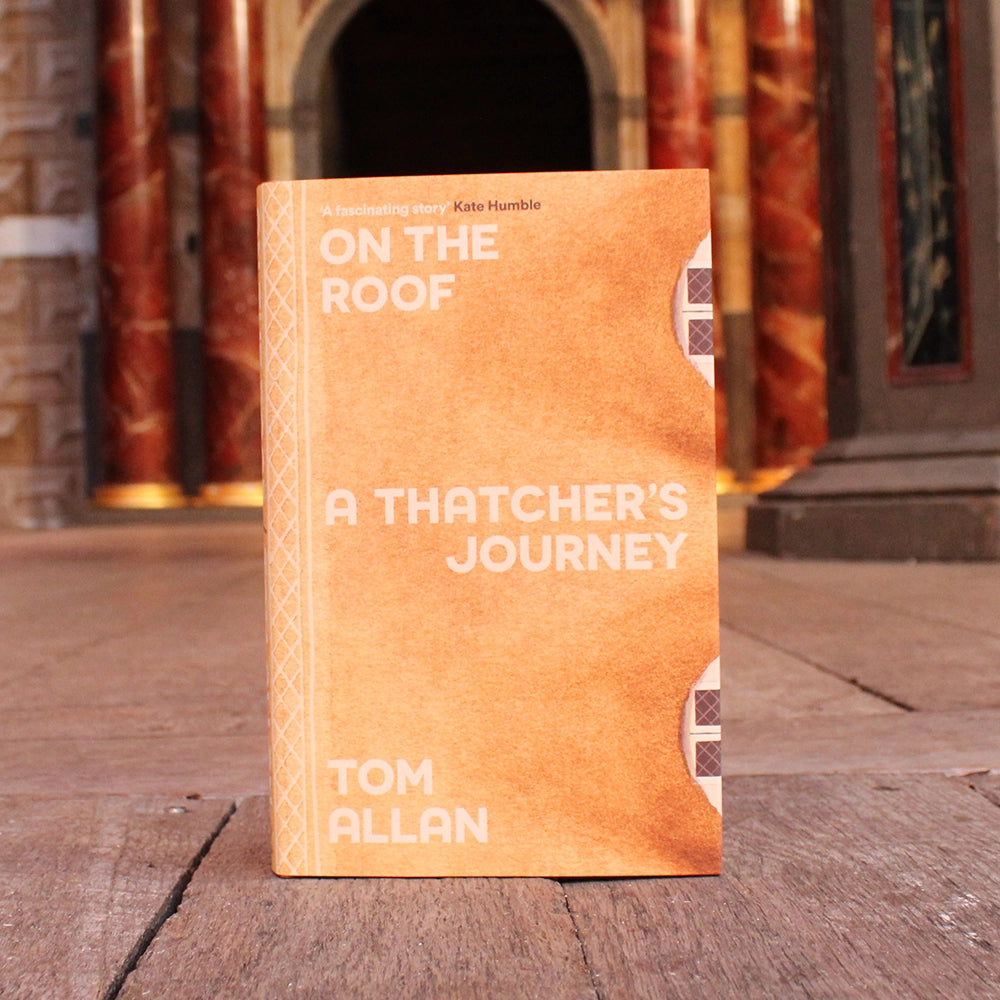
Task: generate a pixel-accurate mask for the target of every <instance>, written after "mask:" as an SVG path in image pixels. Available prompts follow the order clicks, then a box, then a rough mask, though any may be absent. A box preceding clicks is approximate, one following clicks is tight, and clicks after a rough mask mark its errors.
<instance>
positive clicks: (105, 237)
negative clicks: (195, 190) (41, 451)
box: [95, 0, 183, 507]
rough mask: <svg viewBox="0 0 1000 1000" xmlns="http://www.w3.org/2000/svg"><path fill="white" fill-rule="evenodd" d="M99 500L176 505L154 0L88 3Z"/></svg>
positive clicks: (160, 96) (164, 183) (132, 504)
mask: <svg viewBox="0 0 1000 1000" xmlns="http://www.w3.org/2000/svg"><path fill="white" fill-rule="evenodd" d="M97 20H98V38H99V59H98V62H99V71H98V73H99V75H98V88H99V90H98V114H97V150H98V164H99V173H98V216H99V229H100V248H99V254H98V256H99V269H100V311H101V332H102V376H103V410H104V413H103V419H104V436H103V470H102V480H103V482H102V485H101V486H100V487H99V488H98V489H97V491H96V493H95V500H96V502H97V503H99V504H101V505H104V506H122V507H161V506H172V505H175V504H179V503H182V502H183V496H182V494H181V491H180V487H179V486H178V485H177V483H176V478H177V468H176V466H177V444H176V433H175V416H174V365H173V349H172V343H171V322H170V274H169V257H168V251H169V245H170V234H169V212H168V206H167V145H166V127H165V107H166V98H165V91H164V83H163V74H162V51H161V49H162V40H163V36H162V32H161V24H160V15H159V9H158V4H157V0H103V2H102V3H100V4H98V5H97Z"/></svg>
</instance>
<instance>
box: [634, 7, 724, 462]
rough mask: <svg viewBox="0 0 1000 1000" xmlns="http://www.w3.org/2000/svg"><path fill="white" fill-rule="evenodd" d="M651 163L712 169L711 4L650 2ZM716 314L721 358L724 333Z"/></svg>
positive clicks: (719, 422) (719, 421)
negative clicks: (721, 335)
mask: <svg viewBox="0 0 1000 1000" xmlns="http://www.w3.org/2000/svg"><path fill="white" fill-rule="evenodd" d="M644 15H645V27H646V103H647V108H648V110H647V116H646V118H647V128H648V138H649V165H650V167H653V168H680V167H704V168H710V167H711V166H712V150H713V136H712V52H711V46H710V39H709V16H708V15H709V0H646V2H645V4H644ZM718 321H719V316H718V314H717V315H716V324H715V339H716V348H717V354H718V353H719V352H718V348H719V341H720V334H721V330H720V329H719V322H718ZM722 375H723V371H722V367H721V366H720V365H718V364H717V366H716V394H715V400H716V408H715V409H716V422H715V426H716V454H717V455H718V456H719V461H720V463H721V462H722V461H723V458H724V455H725V452H726V426H727V424H726V405H725V389H724V385H723V382H722Z"/></svg>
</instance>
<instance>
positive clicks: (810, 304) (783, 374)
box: [747, 0, 827, 469]
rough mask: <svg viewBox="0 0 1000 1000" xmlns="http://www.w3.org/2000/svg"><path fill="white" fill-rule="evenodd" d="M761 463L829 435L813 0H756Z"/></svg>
mask: <svg viewBox="0 0 1000 1000" xmlns="http://www.w3.org/2000/svg"><path fill="white" fill-rule="evenodd" d="M747 32H748V41H749V51H750V93H749V121H750V171H751V210H752V215H753V241H754V325H755V329H756V367H757V393H756V401H757V449H756V451H757V464H758V466H759V467H760V468H764V469H768V468H778V467H785V466H792V467H801V466H803V465H805V464H807V463H808V461H809V459H810V457H811V456H812V455H813V453H814V452H815V451H816V449H817V448H819V447H820V446H821V445H822V444H823V443H824V441H825V440H826V436H827V417H826V364H825V357H824V317H823V289H822V229H821V224H820V202H819V140H818V129H817V116H816V59H815V32H814V23H813V5H812V0H749V2H748V4H747Z"/></svg>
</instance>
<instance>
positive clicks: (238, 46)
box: [200, 0, 266, 505]
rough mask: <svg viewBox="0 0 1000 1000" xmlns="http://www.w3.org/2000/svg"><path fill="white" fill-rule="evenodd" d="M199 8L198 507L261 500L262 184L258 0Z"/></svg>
mask: <svg viewBox="0 0 1000 1000" xmlns="http://www.w3.org/2000/svg"><path fill="white" fill-rule="evenodd" d="M200 9H201V60H200V62H201V96H202V156H203V167H202V169H203V181H202V244H203V246H202V260H203V282H204V305H205V424H206V427H205V434H206V480H207V481H206V483H205V485H204V487H203V488H202V500H203V501H205V502H207V503H217V504H224V505H255V504H259V503H260V500H261V449H260V353H259V352H260V347H259V329H258V317H257V229H256V190H257V185H258V184H259V183H261V182H262V181H263V180H265V179H266V178H265V172H266V153H265V130H264V117H263V116H264V94H263V32H262V4H261V0H205V2H203V3H202V4H201V5H200Z"/></svg>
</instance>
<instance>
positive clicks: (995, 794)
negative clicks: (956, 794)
mask: <svg viewBox="0 0 1000 1000" xmlns="http://www.w3.org/2000/svg"><path fill="white" fill-rule="evenodd" d="M960 780H961V781H963V782H964V783H965V785H966V786H967V787H968V788H972V789H975V791H977V792H979V794H980V795H983V796H985V797H986V798H987V799H989V801H990V802H992V803H993V804H994V805H995V806H1000V768H994V769H993V770H992V771H986V772H982V773H979V774H970V775H966V776H965V777H964V778H961V779H960Z"/></svg>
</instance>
